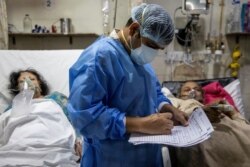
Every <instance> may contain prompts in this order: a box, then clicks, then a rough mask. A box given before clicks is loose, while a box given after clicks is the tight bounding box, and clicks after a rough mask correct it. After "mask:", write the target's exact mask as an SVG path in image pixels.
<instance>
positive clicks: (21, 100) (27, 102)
mask: <svg viewBox="0 0 250 167" xmlns="http://www.w3.org/2000/svg"><path fill="white" fill-rule="evenodd" d="M34 90H35V86H34V85H33V83H32V81H31V80H30V79H29V78H25V81H24V82H23V85H21V88H20V92H19V93H18V94H17V95H16V96H15V97H14V99H13V102H12V111H11V116H12V117H19V116H23V115H27V114H29V113H30V111H31V110H32V99H33V96H34Z"/></svg>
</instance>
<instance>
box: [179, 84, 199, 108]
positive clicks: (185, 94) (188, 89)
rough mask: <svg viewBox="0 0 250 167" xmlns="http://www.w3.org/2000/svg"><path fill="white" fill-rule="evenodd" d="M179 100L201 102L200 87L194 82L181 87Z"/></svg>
mask: <svg viewBox="0 0 250 167" xmlns="http://www.w3.org/2000/svg"><path fill="white" fill-rule="evenodd" d="M180 98H181V99H184V100H186V99H195V100H197V101H199V102H201V103H202V102H203V91H202V88H201V86H199V85H198V84H197V83H196V82H191V81H190V82H186V83H185V84H184V85H183V86H182V87H181V92H180Z"/></svg>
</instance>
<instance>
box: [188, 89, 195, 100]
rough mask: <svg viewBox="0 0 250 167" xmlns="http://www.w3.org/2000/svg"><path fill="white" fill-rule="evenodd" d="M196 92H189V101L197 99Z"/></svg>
mask: <svg viewBox="0 0 250 167" xmlns="http://www.w3.org/2000/svg"><path fill="white" fill-rule="evenodd" d="M195 92H196V91H195V90H194V89H192V90H190V91H189V92H188V99H195V97H196V93H195Z"/></svg>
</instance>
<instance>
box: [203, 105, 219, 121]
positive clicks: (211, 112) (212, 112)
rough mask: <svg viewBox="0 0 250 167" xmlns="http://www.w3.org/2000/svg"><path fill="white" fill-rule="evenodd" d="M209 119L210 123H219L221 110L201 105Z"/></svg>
mask: <svg viewBox="0 0 250 167" xmlns="http://www.w3.org/2000/svg"><path fill="white" fill-rule="evenodd" d="M203 109H204V111H205V113H206V115H207V117H208V119H209V121H210V122H211V123H219V122H220V120H221V118H223V115H222V113H221V111H219V110H216V109H213V108H211V107H210V106H204V107H203Z"/></svg>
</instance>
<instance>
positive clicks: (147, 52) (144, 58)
mask: <svg viewBox="0 0 250 167" xmlns="http://www.w3.org/2000/svg"><path fill="white" fill-rule="evenodd" d="M130 46H131V54H130V55H131V59H132V60H133V61H134V62H135V63H137V64H138V65H144V64H147V63H150V62H152V61H153V60H154V58H155V57H156V56H157V55H158V50H156V49H153V48H150V47H148V46H146V45H144V44H143V43H142V41H141V46H140V47H139V48H136V49H132V44H131V40H130Z"/></svg>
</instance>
